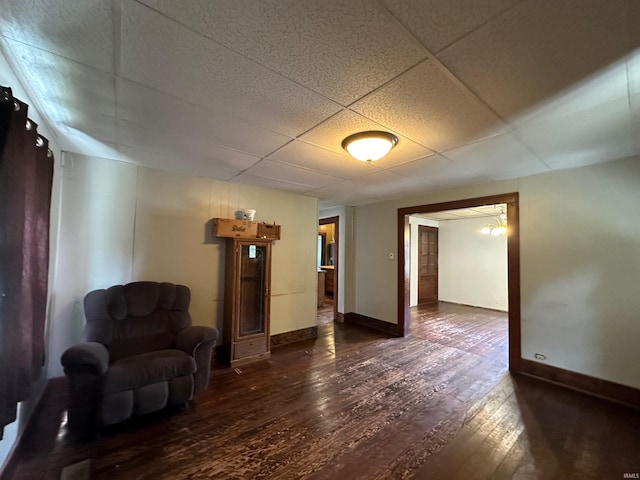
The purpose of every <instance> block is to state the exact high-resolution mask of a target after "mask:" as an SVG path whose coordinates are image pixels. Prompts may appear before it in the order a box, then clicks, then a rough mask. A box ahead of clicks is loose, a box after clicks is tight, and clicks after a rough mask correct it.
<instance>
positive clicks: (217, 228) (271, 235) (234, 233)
mask: <svg viewBox="0 0 640 480" xmlns="http://www.w3.org/2000/svg"><path fill="white" fill-rule="evenodd" d="M213 234H214V235H215V236H217V237H225V238H266V239H269V240H280V225H276V224H275V223H274V224H272V225H271V224H268V223H265V222H254V221H251V220H235V219H232V218H214V219H213Z"/></svg>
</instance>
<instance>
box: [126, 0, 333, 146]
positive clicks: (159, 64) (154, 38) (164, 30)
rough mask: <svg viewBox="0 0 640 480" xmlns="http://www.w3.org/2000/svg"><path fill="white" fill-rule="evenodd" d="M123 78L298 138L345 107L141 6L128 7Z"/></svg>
mask: <svg viewBox="0 0 640 480" xmlns="http://www.w3.org/2000/svg"><path fill="white" fill-rule="evenodd" d="M122 17H123V18H122V51H123V53H122V60H121V71H122V75H123V76H124V77H126V78H128V79H130V80H133V81H135V82H138V83H142V84H146V85H149V86H151V87H153V88H155V89H158V90H161V91H163V92H165V93H168V94H170V95H173V96H176V97H179V98H182V99H184V100H186V101H188V102H190V103H193V104H198V103H200V104H203V105H205V106H208V107H209V108H211V109H213V110H215V111H216V112H218V113H219V114H220V115H230V116H232V117H236V118H240V119H243V120H248V119H251V122H250V123H252V124H254V125H257V126H260V127H263V128H265V129H269V130H272V131H276V132H278V133H281V134H283V135H288V136H297V135H300V134H302V133H303V132H305V131H307V130H309V128H311V127H312V126H314V125H315V124H316V123H318V122H320V121H321V120H324V119H325V118H327V117H329V116H331V115H333V114H334V113H336V112H337V111H339V110H340V107H339V106H338V105H337V104H335V103H333V102H331V101H329V100H327V99H325V98H323V97H321V96H319V95H318V94H315V93H313V92H311V91H310V90H308V89H306V88H304V87H302V86H300V85H298V84H296V83H294V82H292V81H290V80H287V79H285V78H284V77H282V76H280V75H278V74H276V73H274V72H273V71H272V70H269V69H267V68H265V67H262V66H260V65H258V64H257V63H255V62H253V61H251V60H249V59H247V58H246V57H244V56H242V55H239V54H237V53H234V52H232V51H231V50H229V49H227V48H225V47H223V46H221V45H219V44H217V43H215V42H213V41H211V40H208V39H206V38H204V37H203V36H201V35H199V34H196V33H193V32H191V31H189V30H187V29H186V28H185V27H184V26H182V25H180V24H178V23H176V22H173V21H171V20H170V19H168V18H166V17H164V16H163V15H161V14H159V13H156V12H152V11H150V10H149V9H148V8H147V7H145V6H143V5H140V4H138V3H133V2H126V3H124V4H123V16H122Z"/></svg>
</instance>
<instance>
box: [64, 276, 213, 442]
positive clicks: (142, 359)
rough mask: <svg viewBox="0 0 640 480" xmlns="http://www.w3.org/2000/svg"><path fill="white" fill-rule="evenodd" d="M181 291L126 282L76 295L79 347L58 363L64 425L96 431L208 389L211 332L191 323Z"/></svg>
mask: <svg viewBox="0 0 640 480" xmlns="http://www.w3.org/2000/svg"><path fill="white" fill-rule="evenodd" d="M190 296H191V294H190V291H189V288H187V287H185V286H184V285H174V284H172V283H157V282H134V283H129V284H127V285H116V286H113V287H111V288H108V289H106V290H104V289H103V290H94V291H93V292H90V293H88V294H87V295H86V296H85V298H84V313H85V318H86V326H85V332H84V333H85V340H86V341H85V342H84V343H80V344H77V345H74V346H72V347H70V348H69V349H67V350H66V351H65V352H64V353H63V355H62V358H61V362H62V365H63V366H64V372H65V374H66V375H67V378H68V381H69V410H68V422H69V428H70V430H71V432H72V433H74V434H75V435H76V436H81V437H91V436H93V435H94V434H95V432H96V431H97V429H99V428H100V427H104V426H108V425H113V424H116V423H119V422H121V421H124V420H126V419H128V418H131V417H133V416H136V415H142V414H145V413H150V412H154V411H157V410H160V409H163V408H165V407H168V406H173V405H175V406H182V405H185V404H186V402H188V401H189V400H191V398H192V397H193V394H194V393H199V392H203V391H204V390H206V389H207V387H208V385H209V376H210V370H211V351H212V348H213V346H214V344H215V342H216V339H217V337H218V331H217V330H216V329H215V328H210V327H204V326H192V325H191V316H190V315H189V301H190Z"/></svg>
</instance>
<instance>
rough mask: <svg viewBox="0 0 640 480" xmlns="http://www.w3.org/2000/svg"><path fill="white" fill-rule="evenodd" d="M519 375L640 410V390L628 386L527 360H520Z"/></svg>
mask: <svg viewBox="0 0 640 480" xmlns="http://www.w3.org/2000/svg"><path fill="white" fill-rule="evenodd" d="M518 373H520V374H523V375H527V376H529V377H534V378H537V379H539V380H543V381H545V382H550V383H554V384H556V385H560V386H563V387H566V388H570V389H572V390H577V391H579V392H582V393H586V394H589V395H592V396H596V397H600V398H603V399H605V400H609V401H613V402H617V403H622V404H624V405H628V406H631V407H634V408H640V389H637V388H633V387H629V386H627V385H622V384H620V383H614V382H610V381H609V380H603V379H601V378H596V377H591V376H589V375H585V374H582V373H577V372H572V371H570V370H565V369H562V368H558V367H553V366H550V365H545V364H542V363H539V362H534V361H532V360H526V359H520V369H519V372H518Z"/></svg>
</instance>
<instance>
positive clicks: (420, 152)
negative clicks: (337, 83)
mask: <svg viewBox="0 0 640 480" xmlns="http://www.w3.org/2000/svg"><path fill="white" fill-rule="evenodd" d="M367 130H384V127H382V126H381V125H379V124H377V123H375V122H374V121H372V120H369V119H368V118H365V117H363V116H362V115H359V114H357V113H355V112H352V111H351V110H343V111H342V112H340V113H338V114H336V115H334V116H333V117H331V118H329V119H328V120H325V121H324V122H322V123H321V124H319V125H317V126H316V127H314V128H312V129H311V130H309V131H308V132H307V133H305V134H304V135H302V136H301V137H300V138H301V139H303V140H304V141H306V142H309V143H313V144H315V145H318V146H320V147H323V148H325V149H327V150H331V151H333V152H335V153H338V154H340V155H343V156H345V157H348V158H352V157H351V156H350V155H349V154H348V153H347V152H346V151H345V150H344V149H343V148H342V141H343V140H344V139H345V138H346V137H348V136H349V135H352V134H354V133H358V132H363V131H367ZM390 133H393V134H395V135H396V136H397V137H398V144H397V145H396V146H395V147H394V148H393V149H392V150H391V151H390V152H389V153H388V154H387V155H386V156H385V157H384V158H382V159H380V160H378V161H377V162H375V164H376V166H379V167H381V168H390V167H393V166H395V165H399V164H401V163H406V162H410V161H411V160H415V159H417V158H420V157H424V156H425V155H431V154H432V153H433V152H432V151H431V150H429V149H428V148H426V147H423V146H422V145H420V144H418V143H416V142H413V141H411V140H409V139H408V138H406V137H403V136H402V135H400V134H398V133H397V132H390Z"/></svg>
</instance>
